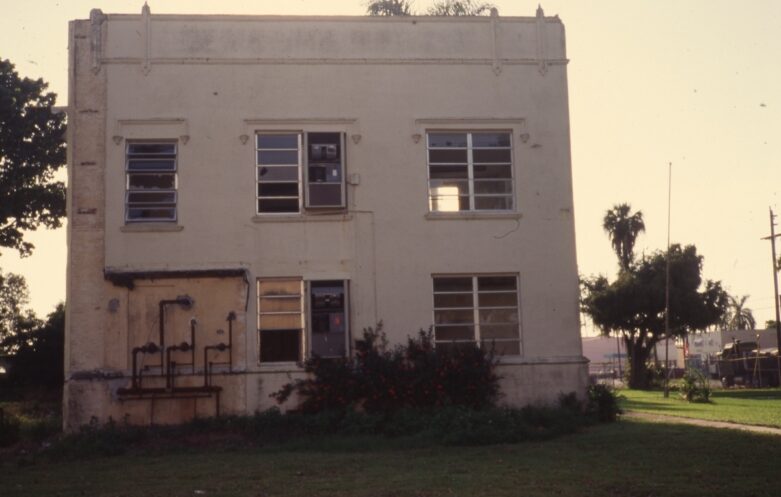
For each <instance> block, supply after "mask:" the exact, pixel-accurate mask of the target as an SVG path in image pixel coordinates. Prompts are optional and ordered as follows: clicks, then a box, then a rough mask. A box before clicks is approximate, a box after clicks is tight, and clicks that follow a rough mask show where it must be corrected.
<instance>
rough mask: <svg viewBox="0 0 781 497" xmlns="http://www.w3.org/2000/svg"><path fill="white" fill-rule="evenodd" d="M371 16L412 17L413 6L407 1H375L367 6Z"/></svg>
mask: <svg viewBox="0 0 781 497" xmlns="http://www.w3.org/2000/svg"><path fill="white" fill-rule="evenodd" d="M366 13H367V14H369V15H371V16H411V15H412V5H411V4H410V2H408V1H407V0H373V1H370V2H368V3H367V4H366Z"/></svg>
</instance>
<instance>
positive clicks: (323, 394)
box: [272, 323, 499, 413]
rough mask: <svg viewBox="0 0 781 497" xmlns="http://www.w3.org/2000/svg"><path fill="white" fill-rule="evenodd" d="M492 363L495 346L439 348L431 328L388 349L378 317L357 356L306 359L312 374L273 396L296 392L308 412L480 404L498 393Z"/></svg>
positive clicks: (490, 402) (488, 403)
mask: <svg viewBox="0 0 781 497" xmlns="http://www.w3.org/2000/svg"><path fill="white" fill-rule="evenodd" d="M494 367H495V359H494V356H493V351H491V350H486V349H483V348H480V347H477V346H476V345H474V344H460V343H459V344H456V343H454V344H451V345H448V346H444V347H443V346H439V347H437V348H435V347H434V340H433V336H432V333H431V331H430V330H429V331H420V332H419V333H418V334H417V335H416V336H413V337H409V338H408V339H407V343H406V344H405V345H399V346H397V347H395V348H393V349H390V350H389V349H388V347H387V340H386V338H385V334H384V332H383V331H382V324H381V323H380V324H379V325H378V326H377V329H376V330H375V329H372V328H368V329H365V330H364V332H363V339H362V340H359V341H358V342H357V343H356V351H355V355H354V357H350V358H340V359H324V358H321V357H317V356H315V357H312V358H311V359H309V360H308V361H307V362H306V363H305V370H306V372H307V373H309V378H307V379H303V380H297V381H295V382H293V383H289V384H288V385H286V386H285V387H283V388H282V389H281V390H280V391H278V392H276V393H274V394H272V396H273V397H274V398H276V399H277V401H278V402H280V403H282V402H285V401H286V400H287V399H288V398H289V397H290V396H291V394H293V393H294V392H295V393H297V394H298V396H299V397H300V398H302V399H303V400H302V402H301V406H300V408H301V410H303V411H304V412H307V413H313V412H322V411H327V410H331V409H345V408H348V407H359V408H360V409H363V410H365V411H367V412H372V413H376V412H383V413H384V412H390V411H394V410H398V409H402V408H428V407H439V406H447V405H456V406H465V407H470V408H474V409H481V408H486V407H489V406H491V405H493V404H494V402H495V401H496V399H497V397H498V395H499V377H498V376H497V375H496V373H495V372H494Z"/></svg>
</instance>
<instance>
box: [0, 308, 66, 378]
mask: <svg viewBox="0 0 781 497" xmlns="http://www.w3.org/2000/svg"><path fill="white" fill-rule="evenodd" d="M36 321H37V320H36ZM3 345H6V346H8V348H10V349H13V350H14V353H13V355H11V356H10V361H9V362H10V364H9V365H10V368H9V373H8V376H9V378H8V380H7V381H8V383H9V384H10V385H11V386H17V387H20V386H39V387H46V388H60V387H61V386H62V382H63V360H64V349H65V304H62V303H60V304H58V305H57V307H56V308H55V310H54V312H52V313H51V314H49V316H48V318H47V320H46V322H44V323H42V322H40V321H37V325H36V326H35V328H34V329H32V330H30V331H28V332H26V333H22V334H17V335H13V336H11V337H9V338H7V339H6V340H4V341H3Z"/></svg>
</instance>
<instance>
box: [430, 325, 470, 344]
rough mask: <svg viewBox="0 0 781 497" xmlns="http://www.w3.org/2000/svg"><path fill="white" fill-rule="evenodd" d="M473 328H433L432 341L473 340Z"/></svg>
mask: <svg viewBox="0 0 781 497" xmlns="http://www.w3.org/2000/svg"><path fill="white" fill-rule="evenodd" d="M474 338H475V327H474V326H435V327H434V339H435V340H437V341H441V340H474Z"/></svg>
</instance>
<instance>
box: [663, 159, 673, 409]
mask: <svg viewBox="0 0 781 497" xmlns="http://www.w3.org/2000/svg"><path fill="white" fill-rule="evenodd" d="M672 178H673V163H672V162H670V163H668V169H667V267H666V268H665V283H664V398H668V397H669V396H670V206H671V205H672V203H671V201H670V199H671V198H672Z"/></svg>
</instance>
